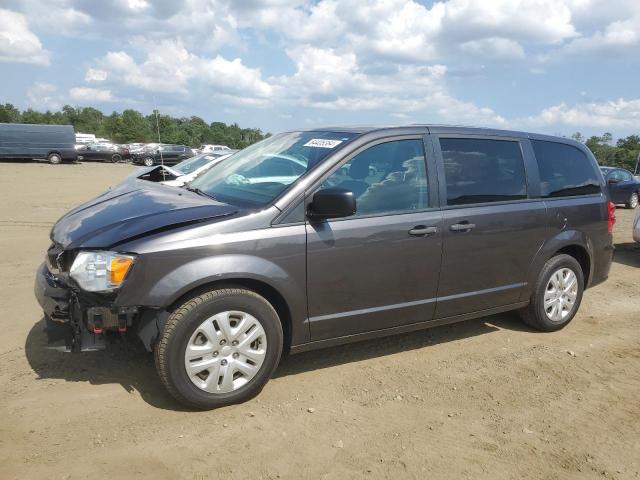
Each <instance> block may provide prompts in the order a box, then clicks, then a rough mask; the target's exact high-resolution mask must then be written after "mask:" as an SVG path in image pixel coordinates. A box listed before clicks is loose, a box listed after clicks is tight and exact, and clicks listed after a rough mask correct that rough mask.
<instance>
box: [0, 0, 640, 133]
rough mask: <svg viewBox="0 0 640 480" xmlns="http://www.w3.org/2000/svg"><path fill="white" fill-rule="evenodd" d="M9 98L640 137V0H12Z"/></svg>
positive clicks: (298, 122) (208, 115)
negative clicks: (435, 0)
mask: <svg viewBox="0 0 640 480" xmlns="http://www.w3.org/2000/svg"><path fill="white" fill-rule="evenodd" d="M0 72H1V76H0V87H1V88H0V102H2V103H5V102H10V103H13V104H15V105H17V106H18V107H20V108H27V107H31V108H34V109H38V110H44V109H57V108H60V107H61V106H62V105H64V104H71V105H75V106H93V107H96V108H99V109H101V110H103V111H104V112H107V113H109V112H111V111H113V110H123V109H125V108H135V109H138V110H141V111H143V112H150V111H151V110H152V109H153V108H154V106H155V105H157V106H158V107H159V108H160V110H161V111H162V112H163V113H168V114H171V115H179V116H190V115H198V116H201V117H202V118H204V119H205V120H206V121H208V122H211V121H224V122H238V123H239V124H240V125H242V126H246V127H259V128H261V129H263V130H265V131H270V132H277V131H281V130H284V129H291V128H295V127H297V126H303V127H309V126H313V125H327V124H353V123H367V124H370V123H376V124H380V123H395V124H397V123H401V124H402V123H415V122H427V123H450V124H451V123H453V124H464V125H479V126H493V127H500V128H513V129H523V130H531V131H538V132H545V133H552V134H554V133H559V134H565V135H569V134H571V133H573V132H575V131H581V132H582V133H583V134H585V135H591V134H600V133H602V132H605V131H609V132H611V133H613V135H614V137H619V136H623V135H628V134H630V133H640V89H639V86H640V2H639V1H638V0H491V1H488V0H447V1H440V2H425V1H422V2H418V1H414V0H367V1H365V0H320V1H305V0H264V1H260V0H180V1H178V0H175V1H171V0H157V1H153V0H101V1H94V0H0Z"/></svg>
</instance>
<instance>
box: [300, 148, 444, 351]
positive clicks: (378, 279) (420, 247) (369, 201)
mask: <svg viewBox="0 0 640 480" xmlns="http://www.w3.org/2000/svg"><path fill="white" fill-rule="evenodd" d="M434 174H435V168H429V175H427V162H426V156H425V148H424V143H423V140H422V137H409V138H401V139H396V140H386V141H379V142H378V143H376V144H373V145H371V144H370V145H369V146H366V147H363V149H360V150H359V151H357V152H356V153H355V155H354V156H351V157H350V159H348V161H347V162H346V163H345V164H344V165H342V166H340V167H339V168H338V169H337V170H336V171H335V172H334V173H333V174H331V176H329V177H328V178H327V179H326V180H325V182H324V184H323V186H325V187H326V186H335V187H340V188H345V189H348V190H350V191H352V192H353V194H354V196H355V197H356V208H357V211H356V214H355V215H353V216H351V217H347V218H340V219H333V220H325V221H320V222H313V221H307V222H306V229H307V297H308V300H307V302H308V315H309V323H310V335H311V340H322V339H328V338H334V337H340V336H346V335H353V334H358V333H363V332H369V331H375V330H381V329H386V328H391V327H397V326H401V325H408V324H411V323H417V322H423V321H428V320H431V319H432V318H433V315H434V310H435V304H436V303H435V300H436V293H437V286H438V277H439V274H440V262H441V257H442V236H441V222H442V219H441V213H440V211H439V210H438V209H437V208H436V207H435V202H436V200H435V194H436V189H437V188H436V187H435V175H434ZM320 188H323V187H322V186H321V187H320ZM309 197H310V198H312V197H313V192H311V195H309Z"/></svg>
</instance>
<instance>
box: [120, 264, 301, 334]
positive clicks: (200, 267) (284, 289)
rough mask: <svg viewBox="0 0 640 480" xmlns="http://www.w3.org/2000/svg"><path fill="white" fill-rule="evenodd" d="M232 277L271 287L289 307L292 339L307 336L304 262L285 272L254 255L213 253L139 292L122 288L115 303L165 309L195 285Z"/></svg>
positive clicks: (196, 286)
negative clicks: (298, 268) (295, 270)
mask: <svg viewBox="0 0 640 480" xmlns="http://www.w3.org/2000/svg"><path fill="white" fill-rule="evenodd" d="M140 270H142V271H144V270H145V269H144V268H143V269H140ZM296 273H297V275H296ZM300 277H302V278H300ZM234 280H235V281H238V282H241V281H243V280H245V281H246V280H252V281H257V282H261V283H262V284H265V285H267V286H269V287H270V288H271V289H273V290H275V291H276V292H277V293H278V294H279V295H280V296H281V297H282V298H283V299H284V301H285V302H286V304H287V307H288V308H289V312H290V314H291V330H292V332H291V333H292V339H294V340H296V341H305V340H306V339H308V327H307V325H306V323H305V319H306V316H307V305H306V298H307V294H306V283H305V273H304V264H303V269H302V271H301V272H287V271H285V270H284V269H283V268H282V267H280V266H279V265H276V264H275V263H273V262H271V261H269V260H266V259H264V258H261V257H257V256H254V255H246V254H226V255H225V254H222V255H213V256H209V257H203V258H198V259H194V260H192V261H190V262H187V263H183V264H180V265H178V266H177V267H176V268H175V269H173V270H168V271H167V272H166V273H165V274H164V275H163V276H161V277H159V278H158V279H157V280H156V281H155V282H154V283H149V284H148V285H145V286H144V290H143V291H142V290H141V289H140V288H133V289H124V290H123V291H122V292H121V294H120V295H118V297H117V299H116V301H115V305H116V306H126V305H133V304H135V305H136V306H139V307H148V308H152V309H160V310H166V309H167V308H169V307H170V306H171V305H172V304H174V303H175V302H176V301H177V300H179V299H180V297H182V296H184V295H185V294H187V293H189V292H191V291H193V290H195V289H197V288H199V287H202V286H205V285H208V284H211V283H213V282H221V281H222V282H224V281H228V282H229V283H232V282H233V281H234ZM142 283H144V282H142Z"/></svg>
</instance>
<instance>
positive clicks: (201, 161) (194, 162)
mask: <svg viewBox="0 0 640 480" xmlns="http://www.w3.org/2000/svg"><path fill="white" fill-rule="evenodd" d="M215 159H216V157H214V156H212V155H198V156H197V157H191V158H190V159H188V160H185V161H184V162H180V163H179V164H177V165H175V166H174V167H173V169H174V170H177V171H179V172H180V173H182V174H183V175H187V174H189V173H191V172H194V171H196V170H197V169H198V168H200V167H202V166H204V165H206V164H207V163H209V162H212V161H213V160H215Z"/></svg>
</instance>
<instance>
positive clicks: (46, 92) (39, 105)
mask: <svg viewBox="0 0 640 480" xmlns="http://www.w3.org/2000/svg"><path fill="white" fill-rule="evenodd" d="M57 92H58V88H57V87H56V86H55V85H52V84H51V83H45V82H36V83H34V84H33V85H31V87H29V89H28V90H27V100H28V105H29V107H31V108H34V109H36V110H42V109H47V110H59V109H60V107H61V106H62V105H61V102H60V99H59V97H58V94H57Z"/></svg>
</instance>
